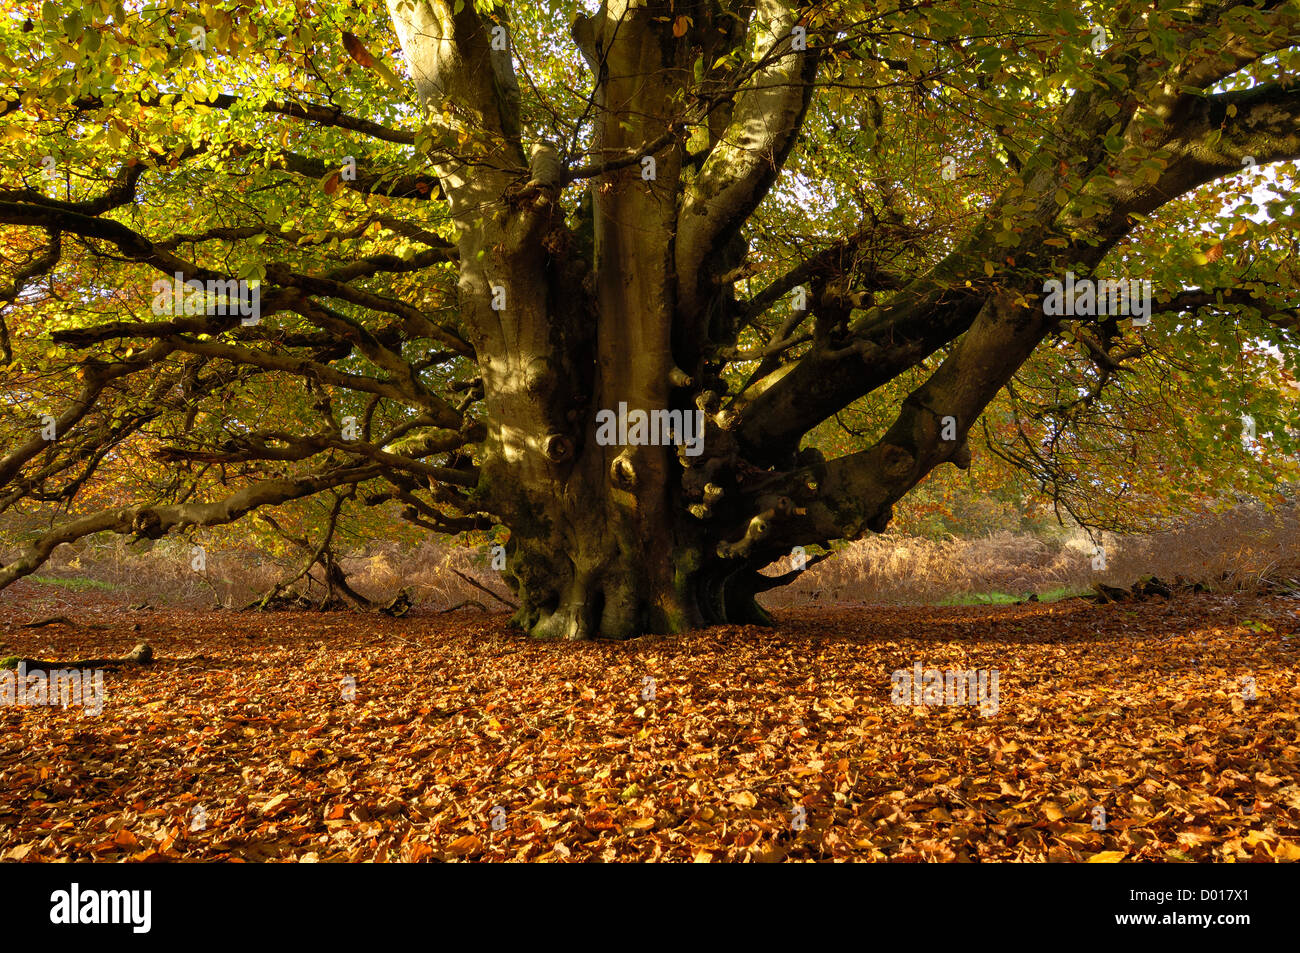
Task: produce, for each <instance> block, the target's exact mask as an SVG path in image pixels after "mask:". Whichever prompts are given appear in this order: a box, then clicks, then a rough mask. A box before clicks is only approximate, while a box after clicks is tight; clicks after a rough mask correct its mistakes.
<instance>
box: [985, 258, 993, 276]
mask: <svg viewBox="0 0 1300 953" xmlns="http://www.w3.org/2000/svg"><path fill="white" fill-rule="evenodd" d="M984 274H986V275H988V276H989V277H990V278H992V277H993V262H991V261H986V262H984Z"/></svg>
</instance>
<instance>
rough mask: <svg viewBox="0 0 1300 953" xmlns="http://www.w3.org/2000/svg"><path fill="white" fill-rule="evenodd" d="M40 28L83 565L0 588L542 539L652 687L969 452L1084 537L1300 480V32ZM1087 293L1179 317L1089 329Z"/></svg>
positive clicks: (31, 286) (11, 412)
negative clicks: (200, 293) (170, 551)
mask: <svg viewBox="0 0 1300 953" xmlns="http://www.w3.org/2000/svg"><path fill="white" fill-rule="evenodd" d="M14 10H15V13H14V14H13V15H11V16H10V17H9V18H7V19H6V20H4V21H2V22H0V71H3V76H2V77H0V81H2V82H0V85H2V86H3V91H0V139H3V140H4V141H5V142H6V143H7V144H8V146H9V151H8V153H7V154H6V155H5V156H4V157H3V159H2V160H0V174H3V177H4V179H3V181H4V183H5V184H4V187H3V188H0V223H2V224H3V225H5V226H6V227H5V228H4V230H3V232H2V233H0V252H2V253H3V259H4V262H5V277H4V280H3V282H0V301H3V302H4V303H5V307H4V310H3V311H2V312H0V319H2V321H3V323H0V359H2V360H3V361H4V362H5V380H6V391H7V401H8V402H7V405H6V407H5V413H4V416H3V418H0V433H3V435H4V438H5V439H4V442H3V447H4V451H3V456H2V457H0V510H4V509H13V508H24V507H25V508H28V509H29V510H30V509H33V508H34V510H35V511H37V512H40V513H42V514H44V515H45V516H46V517H48V519H49V523H48V526H49V528H48V530H46V531H44V532H42V533H41V534H40V535H39V536H38V537H37V538H35V539H33V540H32V541H31V543H30V545H29V546H28V548H27V549H26V550H25V551H24V552H22V553H21V554H19V555H18V556H17V558H15V559H14V560H12V561H11V562H9V563H8V564H7V565H5V566H4V567H3V568H0V586H3V585H7V584H9V583H11V582H12V581H14V580H15V579H17V578H20V577H21V576H23V575H25V574H28V573H31V572H32V571H34V570H35V569H36V568H37V567H38V566H39V565H40V564H41V563H42V562H43V561H44V560H45V559H47V558H48V557H49V556H50V554H51V553H52V552H53V551H54V550H55V549H56V548H57V547H58V546H59V545H60V544H63V543H67V542H71V541H75V540H77V539H80V538H83V537H86V536H88V535H91V534H95V533H100V532H105V531H112V532H119V533H131V534H134V535H136V536H138V537H143V538H159V537H161V536H163V535H165V534H168V533H184V532H186V531H188V530H190V528H192V527H203V526H215V525H220V524H225V523H229V522H232V521H235V520H238V519H240V518H241V517H244V516H246V515H247V514H249V513H251V512H253V511H255V510H258V509H262V508H268V507H276V506H282V505H285V504H290V503H292V502H293V501H297V500H304V499H308V498H312V497H315V496H317V495H319V494H332V497H329V498H327V500H326V505H325V507H324V509H325V510H326V511H327V512H329V513H331V514H332V515H331V516H330V517H329V525H330V527H333V526H334V525H335V522H336V521H337V520H338V519H351V518H354V517H355V515H356V514H357V512H358V511H359V510H362V509H366V508H372V509H373V508H387V507H392V508H395V509H396V510H397V512H399V513H400V515H401V517H403V518H404V519H405V520H407V521H409V522H410V523H412V524H415V525H417V526H419V527H423V528H425V529H428V530H430V531H434V532H440V533H457V532H462V531H467V530H474V529H485V528H488V527H492V526H497V525H500V526H504V527H505V528H507V529H508V531H509V542H508V545H507V550H508V564H507V569H506V571H505V574H504V576H505V579H506V580H507V582H508V583H509V584H510V585H511V587H512V588H513V589H514V590H515V592H516V593H517V596H518V598H519V604H520V608H519V612H518V614H517V616H516V620H517V621H518V622H519V624H521V625H522V626H523V627H524V628H526V629H527V630H528V631H529V632H531V633H532V634H534V635H537V636H542V637H566V638H584V637H589V636H592V635H595V634H597V633H602V634H604V635H607V636H614V637H625V636H631V635H635V634H637V633H640V632H644V631H648V630H652V631H672V630H677V629H681V628H684V627H688V626H695V625H699V624H702V623H713V622H721V621H741V622H748V621H761V620H763V619H764V618H765V616H764V613H763V612H762V610H761V609H760V608H759V607H758V606H757V604H756V603H755V602H754V595H755V594H756V593H757V592H759V591H761V590H763V589H764V588H766V587H769V586H771V585H774V584H780V582H781V581H782V579H781V578H780V577H778V578H777V579H776V580H773V579H771V578H769V577H765V576H763V575H762V574H761V573H760V570H761V569H763V568H764V567H766V566H768V565H770V564H771V563H772V562H774V561H775V560H776V559H778V558H779V557H781V556H783V555H785V554H786V553H788V552H789V551H790V549H791V547H792V546H795V545H803V546H819V545H826V544H828V543H830V542H831V541H833V540H837V539H846V538H855V537H858V536H860V535H862V534H864V533H866V532H868V531H876V532H879V531H882V530H883V529H884V528H885V527H886V526H887V525H888V523H889V521H890V519H891V515H892V513H893V506H894V504H895V503H896V502H898V501H899V500H900V499H902V498H903V497H904V496H905V495H906V494H907V493H908V492H909V491H910V490H912V489H913V488H914V487H916V486H917V484H918V483H919V482H920V481H922V480H923V479H924V478H925V477H926V476H927V475H928V474H930V473H931V471H933V470H934V468H935V467H937V466H938V465H939V464H941V463H953V464H955V465H956V466H957V467H959V468H966V467H968V466H970V463H971V458H972V454H971V449H970V441H971V439H972V438H976V439H977V440H985V441H986V442H988V443H989V444H991V446H992V447H993V448H994V450H995V452H996V453H997V454H998V455H999V459H1001V460H1003V461H1005V462H1009V463H1014V465H1015V466H1017V467H1019V468H1021V469H1023V470H1024V471H1026V472H1028V473H1030V474H1031V475H1032V479H1033V480H1034V481H1035V482H1036V483H1038V484H1039V485H1040V487H1041V488H1042V489H1044V490H1049V491H1050V492H1051V493H1052V494H1053V495H1054V498H1055V499H1056V500H1057V502H1058V503H1062V504H1064V505H1065V506H1066V508H1067V509H1068V508H1071V507H1072V508H1073V510H1074V511H1076V512H1082V514H1083V516H1084V518H1085V520H1086V519H1088V518H1089V514H1088V513H1087V512H1086V509H1087V507H1088V506H1089V505H1090V504H1095V503H1100V504H1101V505H1100V507H1099V509H1100V511H1101V512H1099V513H1098V514H1096V515H1097V517H1098V518H1103V517H1109V516H1113V515H1115V514H1121V513H1122V511H1123V510H1124V508H1125V507H1129V508H1130V509H1137V510H1141V509H1142V508H1143V507H1142V502H1141V501H1142V499H1143V498H1145V497H1146V496H1149V495H1155V496H1159V495H1160V492H1161V491H1162V490H1164V491H1168V490H1170V489H1171V488H1181V489H1180V492H1181V493H1182V496H1181V497H1179V496H1171V497H1169V498H1171V499H1173V500H1174V501H1175V502H1177V501H1178V500H1180V499H1186V498H1189V497H1190V496H1191V495H1194V494H1196V493H1201V492H1209V491H1212V490H1214V489H1215V488H1216V487H1222V486H1229V485H1240V486H1247V487H1262V486H1265V485H1267V483H1268V481H1269V479H1270V478H1271V477H1273V476H1276V475H1277V474H1278V473H1280V472H1282V471H1284V470H1286V468H1287V467H1289V466H1290V465H1291V464H1290V462H1289V461H1290V455H1291V454H1293V453H1294V449H1295V448H1294V441H1293V438H1294V427H1293V425H1292V423H1293V422H1292V420H1291V418H1290V410H1289V406H1288V402H1289V400H1290V397H1291V393H1292V391H1293V389H1294V388H1293V377H1292V376H1291V375H1292V374H1293V373H1294V370H1295V368H1294V361H1295V348H1294V335H1295V329H1296V304H1297V300H1296V290H1295V285H1296V281H1295V277H1296V261H1295V257H1294V256H1295V231H1294V224H1295V215H1296V208H1295V193H1294V187H1293V180H1292V178H1291V172H1292V171H1293V167H1292V166H1290V165H1277V166H1273V167H1272V169H1271V170H1269V171H1268V172H1266V171H1263V170H1264V169H1265V167H1266V166H1268V164H1270V163H1279V162H1288V163H1289V162H1290V161H1291V160H1294V159H1296V158H1297V157H1298V156H1300V121H1298V120H1300V89H1297V88H1296V86H1295V85H1294V83H1293V77H1294V74H1295V70H1294V67H1295V65H1296V62H1297V55H1296V50H1295V47H1296V45H1297V41H1298V40H1300V26H1298V24H1300V13H1298V11H1297V5H1296V4H1295V3H1294V2H1290V3H1277V2H1267V0H1260V2H1254V3H1231V2H1229V3H1203V2H1160V3H1155V4H1152V3H1150V2H1141V3H1138V2H1133V3H1129V2H1119V3H1077V2H1070V3H1065V2H1047V0H1030V2H1027V3H1022V4H1017V5H1015V6H1014V8H1003V7H998V6H990V5H987V4H976V3H972V2H970V0H952V2H942V0H936V2H926V3H911V2H900V0H888V2H882V3H868V2H862V0H855V2H838V3H822V4H810V5H800V4H794V3H786V2H779V0H760V2H756V3H749V2H739V0H737V2H731V3H723V2H688V0H663V2H660V0H653V2H641V3H627V2H619V3H613V2H607V3H605V4H603V5H601V6H600V7H599V8H596V7H594V6H582V5H580V8H579V9H577V10H575V8H574V7H573V6H571V5H569V4H546V5H542V6H533V5H527V6H524V5H515V6H513V7H509V8H508V7H507V6H506V5H502V4H494V3H484V2H466V0H450V2H443V0H416V2H412V0H400V2H399V0H389V2H388V6H387V16H383V15H380V14H379V12H378V11H377V10H376V9H375V8H374V7H373V6H372V5H368V4H365V5H363V4H354V3H347V2H345V3H328V4H327V3H317V2H308V0H292V2H271V3H263V4H256V5H254V4H247V3H237V2H211V3H209V2H204V3H188V2H187V3H183V4H182V3H179V2H175V3H147V4H140V3H132V4H123V3H115V2H90V3H86V4H81V3H78V4H62V3H55V2H52V0H51V2H46V3H42V4H37V3H18V4H16V5H15V7H14ZM570 37H571V39H570ZM1067 271H1072V272H1073V273H1075V274H1076V275H1079V276H1081V277H1082V276H1088V275H1096V276H1098V277H1104V278H1111V277H1116V278H1117V277H1133V278H1141V279H1148V280H1150V281H1152V283H1153V286H1154V287H1155V289H1156V301H1157V304H1156V309H1157V311H1158V312H1159V313H1158V314H1157V315H1155V316H1154V317H1153V320H1152V323H1151V325H1149V326H1147V327H1145V328H1133V327H1131V326H1130V322H1129V321H1128V320H1126V319H1125V320H1120V319H1117V318H1116V317H1115V316H1107V315H1102V316H1099V317H1095V318H1090V317H1078V318H1073V317H1071V318H1061V317H1056V316H1051V315H1047V314H1045V313H1044V308H1043V291H1044V282H1045V280H1047V279H1052V278H1057V279H1059V278H1063V277H1064V276H1065V273H1066V272H1067ZM160 275H161V276H164V277H166V278H170V277H171V276H174V275H180V276H181V277H182V278H183V279H185V280H187V281H189V280H196V281H200V282H215V281H227V280H230V279H242V280H248V281H253V282H259V283H260V284H259V292H260V307H261V320H260V321H259V322H258V323H256V324H245V323H242V322H241V320H240V317H239V316H238V315H229V314H223V313H220V312H221V309H219V308H217V307H215V306H214V302H213V301H208V303H207V306H206V307H203V308H199V309H190V310H195V311H198V312H199V313H183V314H182V313H162V314H159V313H156V312H157V311H158V310H159V308H158V302H157V301H156V300H155V295H154V294H153V292H152V290H151V289H152V283H153V282H154V281H155V280H156V279H158V278H159V276H160ZM995 402H996V403H995ZM620 404H626V405H627V406H628V407H629V408H632V409H643V410H653V409H675V410H681V411H692V410H695V409H697V408H698V409H699V410H701V411H702V412H703V414H704V420H705V431H704V445H703V446H704V449H703V453H702V454H701V455H699V456H689V455H687V454H686V453H685V452H684V451H683V450H682V449H681V448H674V447H656V446H603V445H601V444H600V443H599V442H598V441H597V440H596V439H595V435H596V415H597V412H598V411H600V410H604V409H615V408H618V407H619V405H620ZM990 405H992V407H991V406H990ZM986 411H988V412H987V413H986ZM1242 414H1248V415H1249V416H1251V417H1252V419H1253V420H1254V421H1255V426H1256V428H1257V432H1258V434H1259V435H1260V439H1259V441H1258V445H1250V444H1247V446H1246V447H1245V448H1243V446H1242V444H1241V442H1240V441H1239V439H1238V433H1239V432H1240V417H1241V416H1242ZM982 415H983V417H982ZM850 418H852V421H856V423H853V422H852V421H850ZM846 422H847V423H848V424H849V426H848V431H839V430H837V429H836V427H837V425H838V424H839V423H846ZM51 428H52V429H51ZM847 432H852V433H853V434H856V436H853V437H852V439H849V440H847V441H846V440H845V439H844V437H845V434H846V433H847ZM51 435H52V436H53V439H47V437H49V436H51ZM828 450H830V451H832V452H831V453H827V452H826V451H828ZM834 451H838V452H834ZM1229 461H1230V465H1228V462H1229ZM1153 466H1155V467H1160V466H1163V467H1165V468H1166V469H1167V471H1168V472H1167V473H1165V474H1160V473H1159V472H1158V471H1156V472H1155V473H1153V472H1152V467H1153ZM1125 468H1131V469H1129V471H1128V472H1127V473H1125ZM1192 473H1197V474H1199V476H1198V477H1197V478H1196V480H1195V481H1193V480H1190V479H1189V476H1188V475H1189V474H1192ZM1103 491H1104V492H1103ZM334 501H341V502H339V503H338V505H337V506H335V505H334Z"/></svg>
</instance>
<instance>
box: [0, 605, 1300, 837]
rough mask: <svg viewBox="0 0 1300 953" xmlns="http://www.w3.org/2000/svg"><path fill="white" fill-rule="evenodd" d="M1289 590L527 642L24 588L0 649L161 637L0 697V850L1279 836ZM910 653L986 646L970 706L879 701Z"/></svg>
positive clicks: (1287, 832)
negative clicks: (95, 695)
mask: <svg viewBox="0 0 1300 953" xmlns="http://www.w3.org/2000/svg"><path fill="white" fill-rule="evenodd" d="M1298 608H1300V603H1297V602H1296V601H1295V600H1288V599H1283V598H1273V597H1270V598H1255V597H1245V596H1236V597H1228V596H1216V595H1200V596H1188V597H1177V598H1175V599H1170V600H1166V599H1160V598H1155V599H1151V600H1149V601H1145V602H1138V603H1121V604H1116V605H1105V606H1097V605H1093V604H1091V603H1088V602H1085V601H1082V600H1077V599H1071V600H1066V601H1062V602H1057V603H1053V604H1050V605H1049V604H1025V605H1012V606H948V607H916V606H913V607H906V606H904V607H899V606H889V607H878V606H877V607H872V606H853V607H839V608H818V609H808V610H784V611H782V612H780V621H781V623H782V624H781V627H780V628H779V629H777V630H766V629H758V628H748V627H722V628H715V629H710V630H707V631H702V632H695V633H688V634H685V635H682V636H673V637H649V638H643V639H639V640H636V641H634V642H630V643H608V642H605V643H602V642H597V643H588V644H555V643H548V644H539V643H532V642H529V641H527V640H525V639H522V638H520V637H519V636H517V635H515V634H514V633H512V632H511V630H510V629H509V628H508V627H507V625H506V616H504V615H496V614H493V615H486V614H484V613H481V612H477V611H473V610H463V611H461V612H458V613H454V614H451V615H437V614H433V613H425V614H421V613H419V612H416V613H413V614H412V615H410V616H408V617H407V618H404V619H397V620H394V619H389V618H386V617H383V616H368V615H367V616H362V615H357V614H351V613H326V614H321V613H309V612H304V613H266V614H257V613H239V612H213V611H190V610H172V609H168V610H166V611H165V612H164V611H155V610H149V609H137V610H130V609H128V608H127V607H126V606H125V605H123V604H121V603H120V602H118V601H113V600H111V599H108V598H106V597H105V595H104V594H103V593H101V592H96V591H84V592H67V591H60V592H59V593H58V594H57V596H51V595H50V594H49V592H48V590H43V589H40V588H38V587H35V586H29V587H23V586H21V585H20V586H15V587H14V588H13V589H11V590H10V591H9V592H7V593H5V595H4V596H3V597H0V643H3V645H2V646H0V657H3V656H10V655H20V656H25V657H36V658H41V659H53V660H67V659H86V658H104V657H116V656H120V655H124V654H125V653H127V652H128V651H129V650H130V649H131V647H132V646H133V645H134V644H135V643H137V642H140V641H147V642H148V643H149V644H150V645H151V646H152V647H153V649H154V652H155V653H156V656H157V658H156V661H155V662H154V663H153V664H152V665H150V666H147V667H144V666H140V667H130V668H123V669H121V670H117V671H108V672H106V673H105V675H104V685H105V695H104V698H103V700H102V701H103V704H102V711H101V712H100V713H99V714H97V715H96V714H93V713H92V711H90V710H88V708H87V706H86V705H81V706H78V705H76V704H73V705H70V706H69V707H67V708H60V707H46V706H40V705H26V706H19V705H6V706H3V707H0V860H26V861H34V860H91V859H93V860H101V861H117V860H121V861H163V860H237V861H270V860H276V861H319V862H328V861H359V860H378V861H383V860H393V861H396V860H409V861H429V860H453V859H470V860H516V859H517V860H529V861H536V860H541V861H560V860H603V861H614V860H674V861H709V860H713V861H723V860H750V861H773V860H782V859H788V860H830V859H870V860H896V861H918V860H962V861H964V860H1028V861H1038V860H1051V861H1100V862H1108V861H1118V860H1156V861H1159V860H1173V861H1189V860H1191V861H1199V860H1232V861H1275V860H1279V861H1280V860H1287V861H1289V860H1296V859H1300V786H1298V785H1297V778H1298V775H1300V746H1298V745H1300V742H1298V741H1297V725H1298V724H1300V720H1298V718H1297V716H1298V715H1300V679H1298V678H1297V676H1298V674H1300V635H1298V634H1297V633H1300V616H1298V615H1297V609H1298ZM56 614H58V615H62V616H65V617H66V618H67V622H59V623H53V624H49V625H46V626H44V627H41V628H24V627H23V626H24V625H26V624H28V623H30V622H32V621H38V620H41V619H44V618H48V617H49V616H52V615H56ZM917 664H919V665H920V666H921V667H922V669H931V668H934V669H939V670H954V669H955V670H981V669H983V670H995V671H996V673H997V675H998V682H997V691H998V694H997V703H996V706H992V705H986V706H985V708H984V709H983V710H982V709H981V708H980V707H977V706H972V705H931V706H929V707H923V706H920V705H916V706H913V705H911V704H905V703H904V704H894V703H892V701H891V691H892V690H893V684H892V676H893V673H895V672H896V671H904V672H909V673H910V672H912V671H913V670H914V666H915V665H917ZM4 677H6V676H3V675H0V679H3V678H4ZM29 677H30V676H29ZM0 684H3V683H2V682H0ZM9 684H10V685H11V687H12V685H13V684H14V683H13V681H12V680H11V681H10V682H9ZM989 684H991V683H989ZM1252 695H1253V696H1254V697H1253V698H1252V697H1251V696H1252ZM994 707H995V708H996V711H994V710H992V709H993V708H994ZM1103 812H1104V813H1103Z"/></svg>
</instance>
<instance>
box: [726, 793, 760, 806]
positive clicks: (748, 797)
mask: <svg viewBox="0 0 1300 953" xmlns="http://www.w3.org/2000/svg"><path fill="white" fill-rule="evenodd" d="M728 800H730V801H731V803H732V804H734V805H736V806H737V807H746V808H748V807H753V806H754V805H755V804H757V803H758V798H756V797H754V795H752V794H750V793H749V792H748V791H741V792H740V793H739V794H733V795H731V797H730V798H729V799H728Z"/></svg>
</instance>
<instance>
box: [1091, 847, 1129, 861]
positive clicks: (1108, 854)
mask: <svg viewBox="0 0 1300 953" xmlns="http://www.w3.org/2000/svg"><path fill="white" fill-rule="evenodd" d="M1126 853H1128V852H1127V851H1123V850H1103V851H1102V852H1101V853H1099V854H1093V855H1092V856H1091V857H1089V858H1088V863H1090V864H1118V863H1119V862H1120V861H1121V860H1123V859H1124V855H1125V854H1126Z"/></svg>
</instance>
